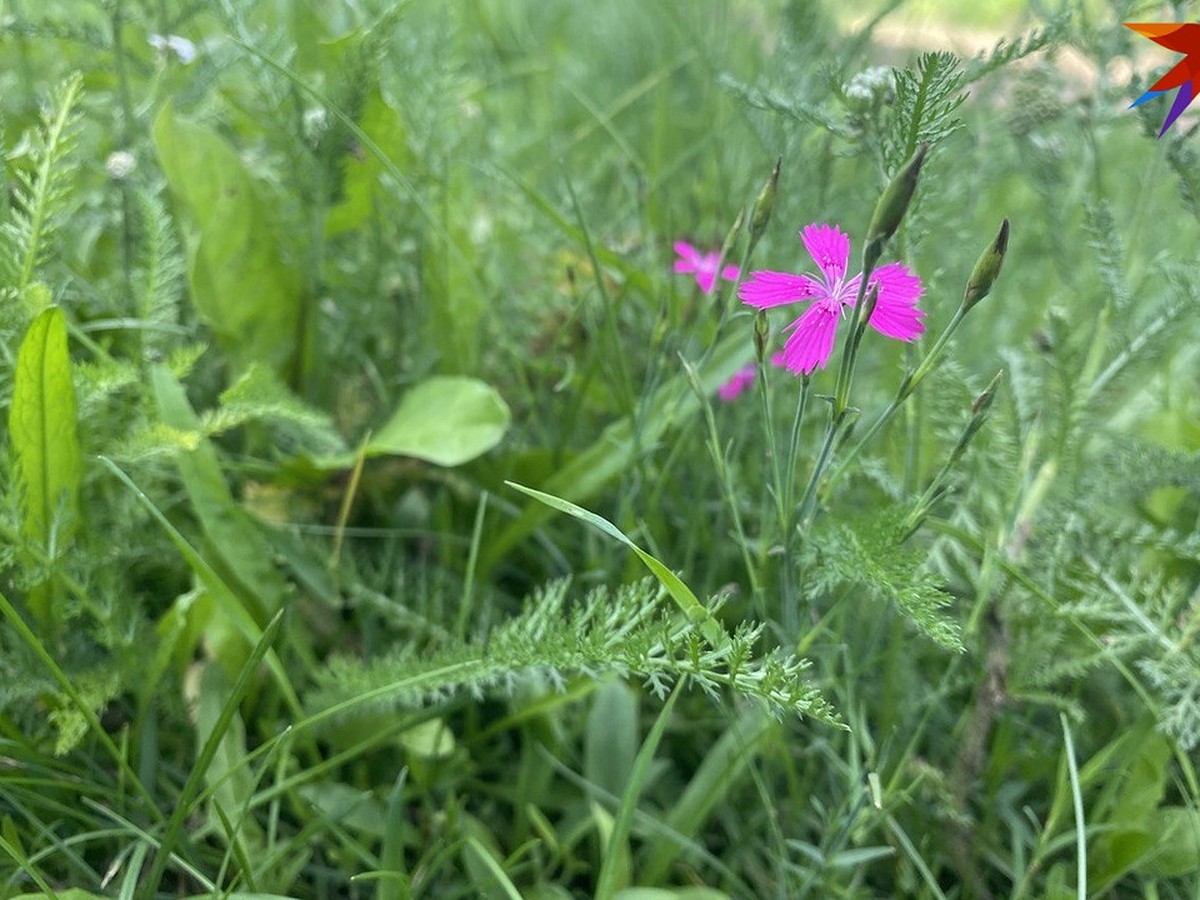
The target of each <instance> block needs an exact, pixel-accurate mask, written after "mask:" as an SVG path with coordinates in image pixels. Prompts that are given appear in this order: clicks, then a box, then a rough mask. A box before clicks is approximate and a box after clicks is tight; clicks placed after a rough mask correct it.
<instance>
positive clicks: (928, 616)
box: [813, 508, 963, 650]
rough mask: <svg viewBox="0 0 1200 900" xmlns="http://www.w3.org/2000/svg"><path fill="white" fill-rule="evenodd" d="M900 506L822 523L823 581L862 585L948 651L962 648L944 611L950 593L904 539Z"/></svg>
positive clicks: (819, 538) (817, 540)
mask: <svg viewBox="0 0 1200 900" xmlns="http://www.w3.org/2000/svg"><path fill="white" fill-rule="evenodd" d="M900 521H901V516H900V510H899V509H897V508H891V509H887V510H884V511H883V512H880V513H872V514H870V515H863V516H859V517H851V518H849V519H845V520H842V521H838V522H832V523H827V524H824V525H823V526H822V527H820V528H818V529H817V530H816V531H815V532H814V535H813V540H814V544H815V545H816V546H818V547H819V549H820V568H821V575H822V577H823V578H824V579H825V580H826V581H832V582H839V581H840V582H845V583H847V584H853V585H856V586H860V587H862V588H865V589H866V590H868V591H870V592H871V593H873V594H875V595H876V596H877V597H878V598H880V599H882V600H885V601H890V602H893V603H895V604H896V606H897V607H898V608H899V610H900V611H901V612H902V613H903V614H904V615H905V616H906V617H907V618H908V619H909V620H910V621H911V622H912V623H913V624H914V625H916V626H917V627H918V628H919V629H920V630H921V631H922V632H924V633H925V634H926V635H927V636H928V637H929V638H931V639H932V640H934V641H935V642H937V643H938V644H940V645H941V646H942V647H945V648H946V649H947V650H962V649H963V646H962V641H961V639H960V637H959V628H958V626H957V624H956V623H955V622H953V621H952V620H950V619H949V618H947V617H946V616H944V615H942V614H941V612H940V610H941V609H942V608H944V607H946V606H949V605H950V603H951V601H952V599H953V598H952V597H951V596H950V595H949V594H948V593H946V592H945V591H944V590H942V588H941V583H940V581H939V580H938V579H937V578H936V577H935V576H934V575H933V574H932V573H931V572H929V571H928V570H927V569H925V568H924V561H925V559H924V556H923V555H922V554H921V553H919V552H917V551H916V550H913V549H912V548H911V547H909V546H907V545H906V544H904V543H903V535H904V529H903V527H902V526H901V524H900Z"/></svg>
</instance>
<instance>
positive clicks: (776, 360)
mask: <svg viewBox="0 0 1200 900" xmlns="http://www.w3.org/2000/svg"><path fill="white" fill-rule="evenodd" d="M771 365H773V366H777V367H779V368H783V365H784V359H783V354H782V353H776V354H775V355H774V356H772V357H771ZM757 373H758V366H756V365H755V364H754V363H750V365H748V366H742V367H741V368H740V369H738V370H737V371H736V372H734V373H733V374H732V375H731V376H729V380H728V381H727V382H725V383H724V384H723V385H721V386H720V387H719V388H717V396H718V397H720V398H721V399H722V400H724V401H725V402H726V403H731V402H733V401H734V400H736V399H737V398H738V397H739V396H740V395H741V394H742V393H743V392H744V391H745V390H746V388H748V387H750V385H752V384H754V376H755V375H756V374H757Z"/></svg>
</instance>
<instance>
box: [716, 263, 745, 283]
mask: <svg viewBox="0 0 1200 900" xmlns="http://www.w3.org/2000/svg"><path fill="white" fill-rule="evenodd" d="M721 277H722V278H724V279H725V280H726V281H737V280H738V279H739V278H741V277H742V270H741V269H739V268H738V267H737V266H726V267H725V268H723V269H722V270H721Z"/></svg>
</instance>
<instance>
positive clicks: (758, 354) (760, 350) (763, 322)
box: [754, 309, 771, 365]
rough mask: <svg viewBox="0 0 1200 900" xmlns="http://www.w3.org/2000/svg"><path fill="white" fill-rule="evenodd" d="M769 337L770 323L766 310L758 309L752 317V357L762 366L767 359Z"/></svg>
mask: <svg viewBox="0 0 1200 900" xmlns="http://www.w3.org/2000/svg"><path fill="white" fill-rule="evenodd" d="M770 336H771V323H770V322H768V321H767V312H766V310H763V309H760V310H759V311H758V312H757V313H756V314H755V316H754V357H755V359H757V360H758V364H759V365H762V363H763V360H765V359H766V358H767V338H768V337H770Z"/></svg>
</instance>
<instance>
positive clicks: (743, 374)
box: [717, 363, 757, 403]
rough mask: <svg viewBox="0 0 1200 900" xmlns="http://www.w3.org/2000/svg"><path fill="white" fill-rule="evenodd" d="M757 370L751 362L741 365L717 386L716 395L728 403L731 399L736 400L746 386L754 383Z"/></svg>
mask: <svg viewBox="0 0 1200 900" xmlns="http://www.w3.org/2000/svg"><path fill="white" fill-rule="evenodd" d="M756 372H757V367H756V366H755V365H754V364H753V363H751V364H750V365H748V366H742V368H740V369H738V370H737V371H736V372H734V373H733V374H732V375H731V376H730V377H729V380H728V381H726V382H725V383H724V384H723V385H721V386H720V387H719V388H717V396H718V397H720V398H721V399H722V400H724V401H725V402H726V403H729V402H730V401H731V400H736V399H737V397H738V395H739V394H741V393H742V392H743V391H745V390H746V388H748V387H750V385H752V384H754V376H755V374H756Z"/></svg>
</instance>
